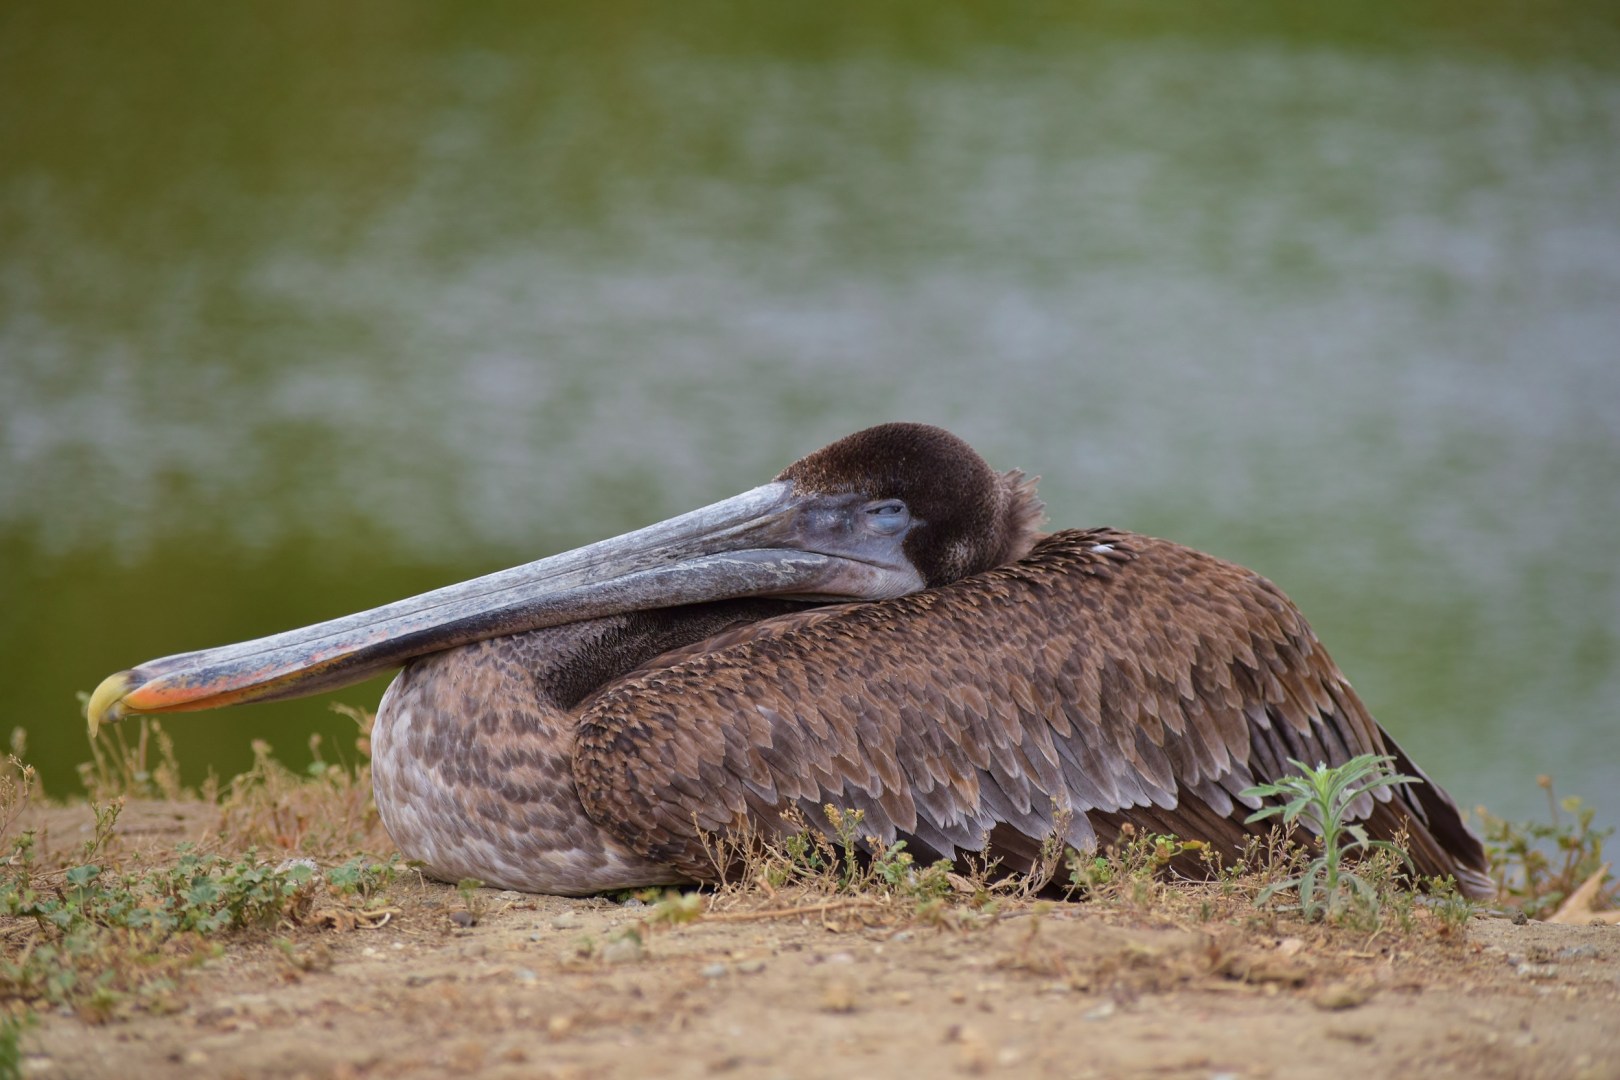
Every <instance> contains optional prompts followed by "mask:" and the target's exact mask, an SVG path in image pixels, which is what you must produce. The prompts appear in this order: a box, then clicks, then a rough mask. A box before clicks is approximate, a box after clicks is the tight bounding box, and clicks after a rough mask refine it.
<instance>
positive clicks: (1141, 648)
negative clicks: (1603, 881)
mask: <svg viewBox="0 0 1620 1080" xmlns="http://www.w3.org/2000/svg"><path fill="white" fill-rule="evenodd" d="M1039 516H1040V503H1039V502H1038V500H1037V499H1036V498H1035V495H1034V488H1033V484H1031V483H1028V482H1026V481H1025V480H1024V479H1023V478H1022V476H1021V475H1020V474H1018V473H1016V472H1014V473H1004V474H1003V473H997V472H995V471H994V470H992V469H991V468H990V467H989V466H988V465H986V464H985V463H984V462H983V461H982V460H981V459H980V458H979V457H978V455H977V454H975V453H974V452H973V451H972V450H971V449H970V448H969V447H968V446H967V445H966V444H965V443H963V442H962V441H961V440H959V439H957V438H956V437H955V436H952V435H950V434H949V433H947V432H944V431H941V430H940V429H938V428H932V427H927V426H923V425H915V424H888V425H883V426H881V427H877V428H872V429H868V430H866V431H863V432H858V433H856V434H855V435H852V436H849V437H848V438H845V439H841V440H839V441H838V442H836V443H833V444H832V445H831V446H828V447H826V448H824V449H822V450H819V451H817V452H816V453H814V454H811V455H810V456H808V457H806V458H804V459H802V460H801V461H799V462H797V463H795V464H794V465H792V466H790V467H789V468H788V469H786V470H785V471H784V472H783V473H782V474H781V475H780V476H779V477H778V478H777V479H776V480H775V481H773V482H771V483H770V484H767V485H764V486H762V487H760V488H756V489H753V490H752V491H749V492H745V493H743V494H742V495H739V496H736V497H734V498H733V499H729V500H725V501H723V502H721V503H716V504H713V505H712V506H710V507H706V508H704V509H703V510H700V511H694V512H693V513H692V514H689V515H684V516H682V517H681V518H676V519H671V521H669V522H664V523H660V524H659V525H656V526H649V527H648V528H647V529H644V530H640V531H638V532H637V533H633V534H628V535H627V536H625V537H621V538H617V539H615V540H613V541H604V542H602V543H601V544H598V545H592V546H590V547H588V548H582V549H579V550H577V551H574V552H567V553H564V554H562V555H558V556H554V557H552V558H550V559H546V560H541V561H539V562H536V563H532V564H529V565H528V566H525V567H518V568H514V569H513V570H510V571H503V572H501V573H499V574H494V575H489V576H487V577H485V578H480V579H477V580H475V581H473V582H468V583H464V584H462V585H458V586H451V587H448V588H446V589H443V590H438V591H436V592H434V593H431V594H424V595H423V596H420V597H414V598H411V599H409V600H405V601H399V602H397V603H396V604H391V605H387V606H385V607H383V608H378V609H375V610H374V611H371V612H364V613H361V614H359V615H354V616H348V617H345V618H343V619H339V620H334V621H332V622H329V623H324V624H320V625H318V626H314V627H308V628H304V629H302V630H297V631H289V632H288V633H286V634H282V635H275V636H273V637H270V638H264V639H260V640H258V641H254V642H246V643H243V644H241V645H236V646H227V647H224V648H221V649H215V650H205V651H202V652H198V653H189V654H183V655H180V656H175V657H167V658H164V659H161V660H156V661H151V662H150V663H148V664H145V665H142V666H141V667H139V668H135V669H132V670H131V671H127V672H121V673H119V674H118V675H115V676H112V677H111V678H109V679H108V680H107V681H106V682H105V683H104V684H103V685H102V686H101V687H99V688H98V689H97V691H96V694H95V695H94V697H93V699H92V702H91V719H92V725H94V724H95V723H96V722H98V721H100V720H102V719H108V720H115V719H117V718H118V717H120V716H122V715H123V714H125V713H127V712H152V711H167V710H173V709H187V708H206V707H211V706H213V705H217V704H228V703H234V702H238V701H248V700H256V699H264V698H269V697H278V696H291V695H293V694H297V693H304V692H311V691H313V690H315V689H321V688H326V687H330V686H333V685H340V684H341V683H342V682H344V681H352V680H353V679H355V678H359V677H364V676H365V675H367V674H369V673H370V672H371V671H374V670H377V669H379V668H381V667H385V666H387V665H389V664H398V663H406V668H405V670H404V672H403V673H402V674H401V675H400V677H399V678H398V679H397V680H395V682H394V684H393V685H392V686H391V687H390V688H389V691H388V693H387V695H386V696H385V697H384V699H383V702H382V704H381V706H380V707H379V710H378V716H377V724H376V728H375V730H374V733H373V740H372V741H373V754H374V757H373V777H374V782H375V785H376V798H377V807H378V811H379V813H380V814H381V815H382V818H383V822H384V824H385V825H386V826H387V828H388V830H389V832H390V834H391V835H392V836H393V838H394V840H395V842H396V843H397V844H398V845H399V846H400V848H401V850H402V851H403V852H404V853H405V854H406V855H407V856H409V857H411V858H416V859H421V860H422V861H423V862H424V863H425V864H426V865H427V866H428V868H429V869H430V870H431V871H432V872H433V873H434V874H436V875H438V876H440V877H443V878H447V879H449V880H457V879H459V878H464V877H475V878H480V879H482V880H484V881H486V882H489V883H491V884H495V885H502V886H507V887H512V888H519V889H528V890H534V891H540V892H556V893H571V894H579V893H588V892H595V891H600V890H603V889H609V888H617V887H625V886H634V885H645V884H660V883H667V882H676V881H686V880H704V879H708V878H712V877H714V876H715V875H716V874H718V873H719V872H720V871H721V869H722V868H719V867H716V866H715V865H713V863H712V861H711V854H710V852H711V851H712V850H713V846H712V844H710V843H709V842H708V841H707V837H708V836H710V835H712V834H716V833H724V832H727V831H729V830H737V829H745V830H747V831H749V832H750V833H753V834H756V835H757V834H760V833H764V834H767V835H768V834H770V833H772V832H775V831H777V830H780V829H782V828H783V827H785V826H787V825H788V823H789V822H790V820H793V819H796V818H798V819H802V820H807V821H809V822H811V823H813V824H817V825H821V826H825V819H824V816H823V814H822V809H821V808H822V807H823V806H825V805H827V804H833V805H836V806H839V807H841V808H846V809H854V810H860V811H862V812H863V814H864V822H863V825H862V832H863V834H866V835H870V836H872V837H875V838H876V839H877V840H878V841H880V842H883V843H888V842H892V841H894V840H897V839H904V840H905V841H906V842H907V844H908V845H909V850H911V851H912V852H914V853H915V854H917V855H918V856H921V857H923V858H932V857H945V858H952V859H957V858H961V857H962V856H964V855H966V854H969V853H974V852H979V851H981V850H983V849H984V847H985V845H986V841H987V839H988V842H989V846H990V849H991V851H990V854H991V855H992V856H995V857H1000V858H1002V859H1004V860H1005V861H1006V862H1007V863H1008V864H1009V865H1011V866H1014V867H1020V866H1028V865H1030V863H1031V862H1032V860H1033V858H1034V856H1035V853H1036V851H1037V849H1038V847H1039V845H1040V844H1041V842H1042V841H1043V840H1044V839H1046V838H1047V837H1049V836H1051V835H1053V833H1054V831H1055V830H1059V829H1060V828H1061V830H1062V833H1063V838H1064V839H1065V840H1066V841H1067V842H1068V843H1070V844H1073V845H1074V846H1076V847H1078V848H1081V849H1091V848H1093V847H1095V846H1096V845H1097V844H1098V843H1099V842H1108V841H1110V840H1112V839H1113V838H1114V837H1115V836H1116V835H1118V833H1119V831H1120V830H1121V828H1122V827H1123V826H1124V825H1126V824H1127V823H1130V824H1133V825H1136V826H1138V827H1140V828H1142V829H1146V830H1151V831H1153V832H1168V833H1175V834H1177V835H1179V836H1181V837H1183V838H1186V839H1201V840H1206V841H1208V842H1210V843H1212V844H1213V845H1214V846H1215V847H1216V848H1218V849H1220V850H1223V851H1227V852H1230V851H1233V850H1234V849H1236V848H1238V847H1239V846H1241V844H1242V843H1243V841H1244V840H1245V838H1246V837H1247V836H1248V835H1250V834H1251V833H1252V832H1254V831H1255V830H1256V829H1257V828H1258V827H1256V826H1250V825H1247V824H1246V823H1245V819H1246V817H1247V816H1248V814H1249V813H1250V812H1251V811H1252V810H1253V809H1254V808H1256V807H1258V805H1259V803H1258V801H1257V800H1254V799H1252V798H1250V799H1245V798H1243V796H1242V795H1241V792H1242V791H1243V790H1244V789H1246V788H1248V787H1250V786H1252V785H1254V784H1256V783H1264V782H1266V781H1270V780H1275V779H1278V778H1279V777H1281V776H1283V775H1285V774H1286V773H1288V772H1289V771H1290V768H1291V767H1290V766H1289V765H1288V761H1289V759H1297V760H1300V761H1304V762H1307V763H1309V764H1315V763H1317V762H1325V763H1327V764H1330V765H1337V764H1340V763H1342V762H1344V761H1346V760H1348V759H1349V758H1351V757H1353V756H1355V755H1358V754H1362V753H1377V754H1388V755H1391V756H1392V757H1393V758H1394V760H1395V764H1396V767H1397V768H1398V770H1399V771H1401V772H1405V773H1409V774H1414V775H1419V774H1418V770H1417V769H1416V767H1415V766H1414V765H1413V764H1412V762H1411V761H1410V760H1409V759H1408V758H1407V757H1406V756H1405V754H1403V753H1402V752H1401V750H1400V749H1399V748H1398V747H1397V746H1396V745H1395V744H1394V743H1393V741H1391V740H1390V738H1389V736H1388V735H1387V734H1386V733H1385V732H1384V731H1383V730H1382V729H1380V728H1379V726H1378V725H1377V724H1376V723H1375V722H1374V721H1373V720H1372V718H1371V717H1370V716H1369V715H1368V714H1367V711H1366V709H1365V707H1363V705H1362V703H1361V701H1360V699H1359V698H1357V697H1356V694H1355V692H1354V691H1353V690H1352V689H1351V688H1350V685H1349V683H1348V682H1347V681H1346V680H1345V678H1344V676H1343V675H1342V674H1341V673H1340V672H1339V669H1338V668H1337V667H1336V666H1335V665H1334V663H1333V661H1332V660H1331V659H1330V658H1329V657H1328V655H1327V653H1326V651H1325V650H1324V649H1323V648H1322V646H1321V645H1320V643H1319V642H1318V641H1317V640H1316V636H1315V635H1314V634H1313V633H1312V631H1311V629H1310V627H1309V626H1308V625H1307V624H1306V622H1305V619H1304V617H1303V616H1302V615H1301V614H1300V613H1299V611H1298V610H1297V609H1295V607H1294V606H1293V605H1292V604H1291V603H1290V602H1289V601H1288V599H1287V598H1286V597H1285V596H1283V594H1282V593H1281V592H1280V591H1278V589H1277V588H1276V587H1275V586H1273V585H1272V584H1271V583H1269V582H1267V581H1266V580H1265V579H1263V578H1261V577H1259V576H1258V575H1256V574H1254V573H1252V572H1250V571H1248V570H1245V569H1243V568H1241V567H1238V566H1234V565H1232V564H1230V563H1226V562H1222V561H1220V560H1218V559H1215V558H1212V557H1211V556H1208V555H1203V554H1200V553H1198V552H1196V551H1192V550H1189V549H1188V548H1184V547H1180V546H1178V545H1176V544H1172V543H1169V542H1167V541H1164V540H1155V539H1152V538H1149V537H1145V536H1138V535H1134V534H1131V533H1126V532H1118V531H1115V530H1111V529H1092V530H1087V531H1066V532H1059V533H1055V534H1053V535H1050V536H1046V537H1038V536H1037V535H1036V532H1035V528H1036V524H1037V521H1038V519H1039ZM837 601H853V602H837ZM813 604H814V605H819V606H811V605H813ZM1354 810H1355V813H1356V815H1357V817H1358V818H1360V819H1362V820H1364V821H1365V822H1366V824H1367V827H1368V831H1369V832H1370V833H1371V834H1372V835H1373V836H1376V837H1381V838H1393V837H1395V836H1396V835H1397V834H1399V833H1403V832H1404V833H1405V834H1406V835H1407V837H1408V844H1409V847H1410V849H1411V854H1412V857H1413V860H1414V862H1415V864H1416V867H1417V870H1418V871H1419V873H1421V874H1423V875H1444V874H1451V875H1454V876H1455V877H1456V878H1457V879H1458V881H1459V882H1460V884H1461V885H1462V887H1463V889H1464V890H1465V891H1466V892H1468V893H1469V894H1471V895H1475V896H1483V895H1487V894H1488V893H1489V891H1490V882H1489V879H1488V877H1487V876H1486V874H1485V869H1486V867H1485V857H1484V852H1483V850H1482V848H1481V846H1480V843H1479V841H1478V839H1477V838H1476V837H1474V835H1473V834H1472V833H1471V832H1469V830H1468V828H1467V827H1466V826H1465V825H1464V823H1463V821H1462V818H1461V815H1460V814H1459V813H1458V811H1457V808H1456V806H1455V805H1454V804H1453V803H1452V801H1451V799H1450V798H1449V797H1448V796H1447V795H1446V794H1445V792H1444V791H1442V790H1441V789H1440V788H1439V787H1437V786H1435V785H1434V784H1432V783H1429V782H1424V783H1420V784H1415V785H1410V786H1401V787H1398V788H1394V789H1384V790H1380V791H1379V792H1378V793H1377V794H1376V795H1375V796H1371V795H1369V796H1363V797H1362V799H1361V800H1360V803H1359V804H1358V805H1357V806H1356V807H1355V808H1354Z"/></svg>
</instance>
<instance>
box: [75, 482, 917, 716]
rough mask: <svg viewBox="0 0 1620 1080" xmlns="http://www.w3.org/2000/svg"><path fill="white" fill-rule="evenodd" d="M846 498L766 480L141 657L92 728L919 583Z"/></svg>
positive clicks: (105, 696) (903, 589) (105, 686)
mask: <svg viewBox="0 0 1620 1080" xmlns="http://www.w3.org/2000/svg"><path fill="white" fill-rule="evenodd" d="M857 503H858V500H853V499H851V498H850V497H848V496H823V495H804V494H801V493H800V492H798V491H797V490H796V488H795V486H794V484H793V483H792V482H790V481H784V480H776V481H773V482H771V483H769V484H764V485H762V486H760V487H757V488H753V489H751V490H749V491H745V492H743V493H742V494H740V495H736V496H733V497H732V498H729V499H725V500H722V501H720V502H717V503H713V504H711V505H709V506H705V507H703V508H701V509H698V510H693V511H690V512H688V513H685V514H682V515H680V516H678V517H674V518H670V519H669V520H667V521H663V522H659V523H658V524H655V525H649V526H647V527H645V528H642V529H638V530H636V531H634V532H630V533H626V534H624V535H623V536H618V537H615V538H613V539H610V540H602V541H598V542H597V543H594V544H589V545H587V546H585V547H582V548H576V549H574V550H573V551H568V552H564V553H562V554H560V555H553V556H551V557H549V558H545V559H540V560H538V561H536V562H531V563H527V564H525V565H523V566H517V567H513V568H512V569H509V570H502V571H499V572H497V573H493V574H488V575H485V576H483V577H478V578H473V579H472V580H470V581H465V582H461V583H459V584H456V585H450V586H447V587H445V588H442V589H436V590H434V591H432V592H427V593H423V594H421V595H419V596H414V597H411V598H409V599H406V600H400V601H396V602H394V603H391V604H385V605H383V606H382V607H378V608H373V609H371V610H370V611H363V612H359V613H358V614H354V615H346V616H343V617H341V618H337V619H332V620H330V621H327V622H322V623H317V624H315V625H313V626H307V627H304V628H302V629H298V630H289V631H287V632H285V633H281V634H273V635H271V636H269V637H263V638H257V639H255V640H253V641H246V642H242V643H240V644H236V645H226V646H223V647H220V648H213V649H204V650H201V651H198V652H189V653H181V654H178V655H175V656H168V657H163V658H161V659H158V660H152V661H148V662H147V663H144V664H141V665H139V666H138V667H135V668H131V669H130V670H128V671H121V672H118V673H116V674H114V675H111V676H109V677H108V678H106V679H104V680H103V681H102V683H101V684H100V685H99V686H98V687H96V690H95V692H94V693H93V694H92V695H91V697H90V702H89V708H88V710H87V719H88V721H89V725H90V731H91V734H92V736H93V735H94V734H95V733H96V731H97V730H98V728H99V727H100V725H101V724H102V723H111V722H116V721H118V720H121V719H123V718H124V717H125V716H126V715H127V714H130V713H162V712H179V711H188V710H194V709H212V708H216V707H219V706H224V705H235V704H239V703H243V702H249V701H271V700H276V699H279V698H290V697H301V696H304V695H307V694H313V693H319V692H321V691H323V690H332V689H336V688H339V687H342V686H348V685H350V684H352V683H356V682H360V681H361V680H363V679H366V678H369V677H370V676H372V675H375V674H377V673H378V672H381V671H385V670H387V669H389V668H392V667H398V666H400V665H402V664H404V663H405V662H407V661H409V660H411V659H413V658H415V657H418V656H424V655H426V654H428V653H433V652H438V651H440V650H443V649H449V648H453V647H455V646H458V645H465V644H467V643H469V642H473V641H479V640H483V639H486V638H492V637H499V636H502V635H506V634H513V633H520V632H522V631H525V630H533V629H538V628H540V627H545V626H556V625H559V624H562V623H567V622H575V621H579V620H583V619H592V618H600V617H603V616H607V615H616V614H623V613H625V612H629V611H638V610H645V609H649V608H661V607H672V606H675V605H679V604H693V603H700V602H703V601H709V600H723V599H731V598H736V597H748V596H776V597H788V598H797V599H803V600H807V601H826V600H857V599H863V600H873V599H883V598H887V597H892V596H899V595H902V594H904V593H907V592H912V591H915V590H916V589H919V588H921V587H922V585H923V582H922V579H921V577H920V576H919V575H918V572H917V571H916V569H915V568H914V567H913V566H911V564H910V563H909V562H907V561H906V559H905V558H904V556H903V554H902V552H901V548H900V542H901V541H902V540H903V538H904V537H903V534H897V533H893V531H892V530H890V531H888V532H886V533H885V534H883V535H873V534H871V533H870V532H869V531H863V530H862V528H861V520H860V507H859V505H857Z"/></svg>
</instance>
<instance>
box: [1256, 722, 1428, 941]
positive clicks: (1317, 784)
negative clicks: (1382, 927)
mask: <svg viewBox="0 0 1620 1080" xmlns="http://www.w3.org/2000/svg"><path fill="white" fill-rule="evenodd" d="M1393 762H1394V759H1393V758H1392V757H1390V756H1389V755H1387V754H1360V755H1357V756H1356V757H1353V758H1351V759H1350V760H1349V761H1346V762H1345V763H1344V764H1343V765H1339V766H1336V767H1334V768H1331V769H1330V768H1328V767H1327V765H1326V763H1323V762H1318V763H1317V766H1316V768H1314V769H1312V768H1310V767H1309V766H1307V765H1306V764H1305V763H1304V762H1302V761H1297V760H1295V759H1293V758H1289V760H1288V763H1289V764H1290V765H1292V766H1294V768H1296V769H1298V770H1299V775H1297V776H1285V777H1283V778H1282V779H1280V780H1277V781H1275V782H1274V783H1270V784H1258V785H1256V786H1254V787H1250V788H1245V789H1244V791H1243V793H1242V794H1243V795H1244V797H1245V798H1248V797H1258V798H1263V799H1271V798H1277V799H1282V800H1283V801H1282V802H1281V803H1278V804H1275V805H1272V806H1264V807H1261V808H1260V809H1259V810H1256V811H1255V812H1254V813H1252V814H1250V815H1249V816H1248V818H1247V819H1246V820H1247V821H1249V822H1255V821H1263V820H1265V819H1266V818H1269V817H1274V816H1276V815H1278V814H1281V815H1282V819H1283V823H1284V824H1287V825H1293V824H1295V823H1296V822H1298V821H1299V820H1300V819H1302V818H1303V819H1304V821H1305V824H1306V826H1307V827H1308V828H1310V829H1311V830H1312V831H1313V832H1316V833H1318V834H1319V835H1320V836H1321V840H1322V853H1321V854H1320V855H1318V856H1317V857H1316V858H1315V859H1313V860H1311V862H1310V863H1309V864H1308V865H1307V866H1306V867H1305V869H1304V871H1302V872H1301V873H1299V874H1297V875H1295V876H1293V877H1290V878H1285V879H1283V880H1282V881H1276V882H1273V883H1271V884H1270V885H1267V886H1266V887H1265V888H1264V889H1262V890H1261V891H1260V894H1259V895H1258V896H1256V897H1255V903H1256V904H1264V903H1266V901H1268V900H1270V899H1271V898H1272V897H1273V896H1275V895H1276V894H1277V893H1278V892H1279V891H1281V890H1283V889H1297V890H1298V892H1299V910H1300V914H1301V915H1303V916H1304V917H1305V918H1306V919H1309V920H1311V921H1313V922H1314V921H1316V920H1317V919H1321V918H1324V917H1329V916H1335V915H1338V914H1340V913H1341V912H1343V911H1344V910H1345V909H1346V908H1347V906H1348V905H1350V904H1352V903H1356V902H1359V903H1361V904H1363V905H1366V906H1368V907H1376V906H1377V903H1378V896H1377V890H1376V888H1375V887H1374V886H1373V884H1372V883H1371V882H1369V881H1367V880H1366V879H1364V878H1362V877H1360V876H1358V875H1357V874H1356V873H1355V872H1353V871H1351V870H1349V869H1346V867H1345V865H1344V862H1345V857H1346V856H1349V855H1359V856H1367V855H1372V854H1373V853H1375V852H1378V851H1385V852H1389V853H1391V854H1392V855H1394V856H1395V857H1396V858H1397V859H1398V860H1399V861H1400V862H1403V863H1405V864H1406V865H1407V867H1408V868H1412V860H1411V859H1410V858H1408V857H1407V854H1406V852H1404V851H1402V850H1401V848H1400V847H1399V845H1397V844H1394V843H1392V842H1390V841H1388V840H1374V839H1372V838H1371V837H1369V836H1368V835H1367V830H1366V829H1365V828H1364V827H1363V826H1362V825H1360V824H1359V823H1357V822H1352V821H1347V820H1346V818H1347V817H1348V815H1349V812H1350V808H1351V807H1352V806H1353V805H1354V804H1355V803H1356V801H1357V800H1358V799H1360V798H1361V797H1362V796H1363V795H1367V794H1369V793H1370V792H1373V791H1377V790H1378V789H1379V788H1386V787H1394V786H1395V785H1397V784H1421V783H1422V782H1423V781H1422V780H1421V779H1420V778H1418V777H1415V776H1407V775H1405V774H1403V773H1397V772H1395V771H1394V770H1393V769H1392V768H1391V766H1392V764H1393Z"/></svg>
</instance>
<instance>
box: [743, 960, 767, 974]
mask: <svg viewBox="0 0 1620 1080" xmlns="http://www.w3.org/2000/svg"><path fill="white" fill-rule="evenodd" d="M764 970H765V961H763V960H741V961H738V963H737V973H738V974H739V975H758V974H759V973H760V972H762V971H764Z"/></svg>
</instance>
